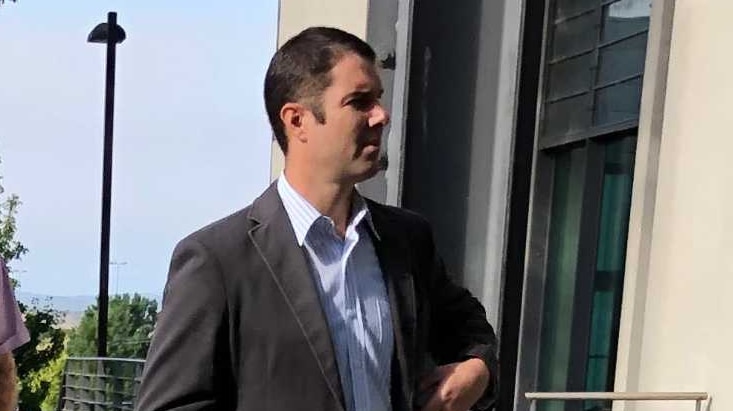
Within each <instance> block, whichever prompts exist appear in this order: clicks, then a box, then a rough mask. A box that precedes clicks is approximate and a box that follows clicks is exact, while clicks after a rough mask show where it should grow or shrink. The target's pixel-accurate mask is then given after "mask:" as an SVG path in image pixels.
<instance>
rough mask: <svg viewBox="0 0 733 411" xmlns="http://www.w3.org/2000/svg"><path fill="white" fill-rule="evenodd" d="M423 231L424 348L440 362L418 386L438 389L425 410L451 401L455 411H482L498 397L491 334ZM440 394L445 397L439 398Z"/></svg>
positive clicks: (482, 313)
mask: <svg viewBox="0 0 733 411" xmlns="http://www.w3.org/2000/svg"><path fill="white" fill-rule="evenodd" d="M422 233H423V234H422V238H423V241H424V242H423V244H424V248H423V249H424V250H426V255H427V262H428V264H430V268H429V272H430V284H429V294H430V297H429V298H430V307H431V309H430V314H431V323H430V337H429V344H430V345H429V347H430V351H431V353H432V354H433V356H434V357H435V360H436V361H437V362H438V363H439V364H443V366H442V367H439V368H438V369H436V370H435V372H434V373H433V374H432V375H430V376H427V377H426V378H425V380H424V381H423V386H426V385H430V384H431V383H432V384H435V385H437V388H436V389H435V393H434V395H433V398H431V400H429V402H428V405H426V409H427V410H430V409H431V408H430V407H431V406H436V405H437V404H438V403H439V402H441V401H446V400H456V401H457V404H458V406H457V408H455V409H460V410H464V409H468V407H472V406H474V405H475V406H476V407H477V408H479V409H486V408H488V407H489V406H490V405H491V404H493V402H494V401H495V399H496V396H497V394H498V392H497V389H498V380H497V376H498V361H497V356H496V352H497V349H496V347H497V341H496V334H495V333H494V329H493V328H492V327H491V325H490V324H489V322H488V321H487V320H486V311H485V310H484V307H483V306H482V305H481V303H480V302H479V301H478V300H477V299H476V298H475V297H473V296H472V295H471V293H470V292H469V291H468V290H466V289H465V288H463V287H460V286H458V285H457V284H455V283H454V282H453V281H452V280H451V279H450V277H449V276H448V274H447V272H446V269H445V266H444V264H443V261H442V259H441V258H440V256H439V255H438V253H437V251H436V248H435V243H434V241H433V235H432V230H431V229H430V227H429V226H428V224H427V223H425V224H423V231H422ZM441 391H442V392H441ZM441 395H442V396H443V397H450V398H438V397H440V396H441ZM467 399H468V400H467ZM454 405H455V404H454ZM464 407H465V408H464ZM445 409H452V408H451V407H447V408H445Z"/></svg>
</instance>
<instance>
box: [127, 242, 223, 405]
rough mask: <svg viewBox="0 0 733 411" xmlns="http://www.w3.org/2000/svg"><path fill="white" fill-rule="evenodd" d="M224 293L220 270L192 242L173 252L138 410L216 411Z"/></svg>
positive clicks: (220, 400)
mask: <svg viewBox="0 0 733 411" xmlns="http://www.w3.org/2000/svg"><path fill="white" fill-rule="evenodd" d="M225 317H226V294H225V292H224V286H223V281H222V278H221V270H220V267H219V265H218V263H217V261H216V260H215V258H214V257H213V256H212V254H211V253H210V252H209V250H207V248H206V247H205V246H204V245H203V244H202V243H200V242H199V241H197V240H195V239H191V238H188V239H185V240H183V241H181V242H180V243H179V244H178V245H177V246H176V248H175V250H174V252H173V257H172V259H171V265H170V271H169V274H168V280H167V283H166V287H165V292H164V296H163V308H162V311H161V312H160V313H159V314H158V319H157V322H156V326H155V331H154V332H153V338H152V341H151V345H150V349H149V351H148V356H147V360H146V362H145V369H144V371H143V377H142V382H141V385H140V389H139V392H138V396H137V404H136V407H135V409H136V410H137V411H162V410H176V411H194V410H214V409H216V410H221V409H226V408H227V407H225V406H224V404H223V402H224V401H223V398H222V396H221V395H220V394H219V393H220V392H221V390H220V385H222V384H221V383H222V379H223V378H224V377H223V373H225V372H226V370H227V369H228V367H227V366H228V363H227V362H226V360H225V358H224V357H225V356H224V355H222V352H223V351H226V349H225V348H224V347H225V346H226V344H227V343H226V338H225V334H224V333H225V332H226V321H225Z"/></svg>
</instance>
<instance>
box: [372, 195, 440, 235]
mask: <svg viewBox="0 0 733 411" xmlns="http://www.w3.org/2000/svg"><path fill="white" fill-rule="evenodd" d="M366 201H367V206H368V207H369V212H370V213H371V214H372V216H373V217H375V218H377V219H379V220H380V221H382V222H384V223H386V224H389V225H390V226H396V227H402V228H405V229H419V230H421V231H423V230H429V229H430V223H429V222H428V220H427V219H426V218H425V217H424V216H423V215H422V214H419V213H417V212H415V211H412V210H408V209H406V208H401V207H395V206H391V205H386V204H381V203H378V202H376V201H373V200H370V199H366Z"/></svg>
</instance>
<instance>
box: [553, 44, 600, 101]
mask: <svg viewBox="0 0 733 411" xmlns="http://www.w3.org/2000/svg"><path fill="white" fill-rule="evenodd" d="M593 61H594V59H593V55H592V54H584V55H582V56H579V57H575V58H572V59H569V60H565V61H562V62H559V63H557V64H553V65H552V66H550V70H549V73H548V84H547V98H550V99H554V98H558V97H564V96H568V95H571V94H575V93H577V92H580V91H590V86H591V84H592V78H593V77H592V76H591V75H592V74H593V71H592V66H593Z"/></svg>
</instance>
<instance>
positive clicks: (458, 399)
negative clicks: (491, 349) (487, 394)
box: [420, 358, 489, 411]
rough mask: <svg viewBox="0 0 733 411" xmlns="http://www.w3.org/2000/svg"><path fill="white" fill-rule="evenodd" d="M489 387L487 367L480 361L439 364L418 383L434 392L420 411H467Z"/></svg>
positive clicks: (423, 388)
mask: <svg viewBox="0 0 733 411" xmlns="http://www.w3.org/2000/svg"><path fill="white" fill-rule="evenodd" d="M488 384H489V368H488V367H487V366H486V364H485V363H484V362H483V360H481V359H479V358H471V359H469V360H466V361H463V362H456V363H452V364H446V365H442V366H440V367H438V368H436V369H435V370H433V372H432V373H431V374H429V375H427V376H426V377H425V378H423V380H422V381H421V382H420V391H423V392H424V391H427V390H430V391H433V394H432V396H431V397H430V399H429V400H428V402H427V404H425V407H423V409H422V410H421V411H468V409H469V408H471V407H472V406H473V405H474V404H475V403H476V401H478V400H479V398H481V394H483V393H484V390H486V387H487V385H488Z"/></svg>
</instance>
